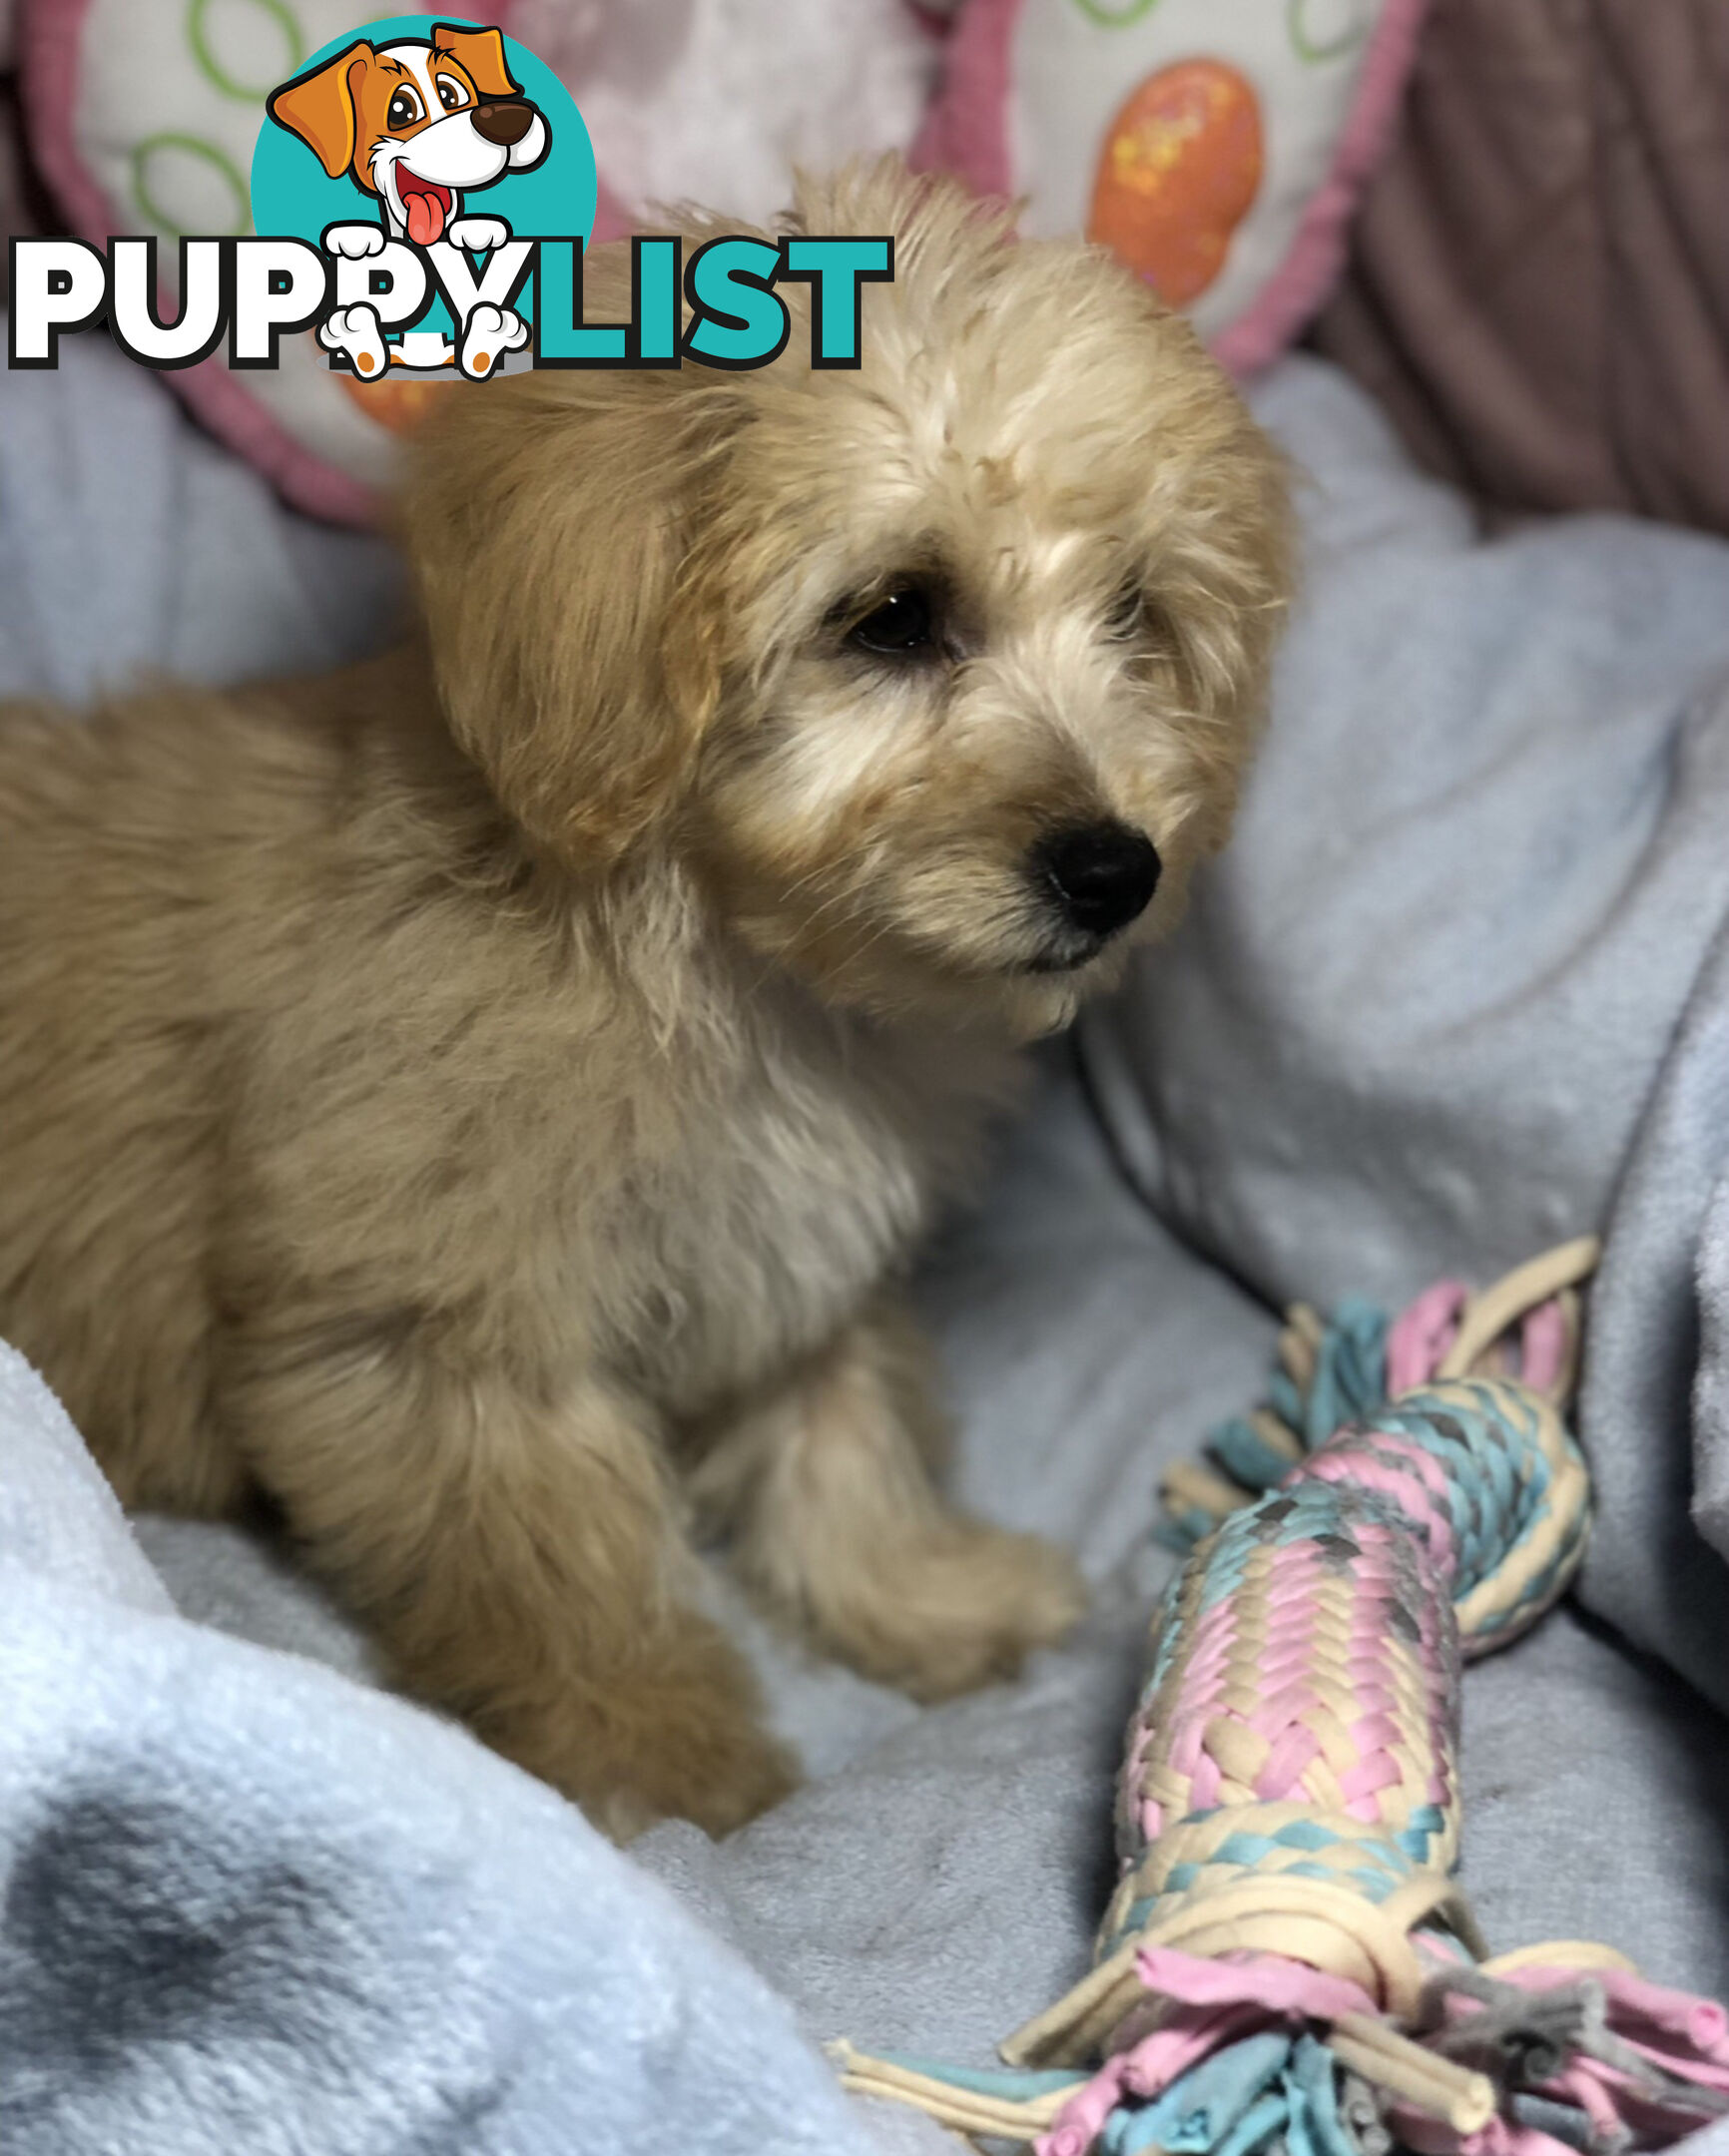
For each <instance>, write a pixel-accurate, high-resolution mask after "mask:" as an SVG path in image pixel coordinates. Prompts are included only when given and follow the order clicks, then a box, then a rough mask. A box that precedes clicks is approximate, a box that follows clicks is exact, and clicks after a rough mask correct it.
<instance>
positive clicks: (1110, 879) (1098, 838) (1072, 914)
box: [1032, 821, 1160, 942]
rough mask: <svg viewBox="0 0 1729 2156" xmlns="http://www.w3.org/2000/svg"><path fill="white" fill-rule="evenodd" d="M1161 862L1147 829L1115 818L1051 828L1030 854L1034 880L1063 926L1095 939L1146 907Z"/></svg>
mask: <svg viewBox="0 0 1729 2156" xmlns="http://www.w3.org/2000/svg"><path fill="white" fill-rule="evenodd" d="M1159 867H1160V862H1159V852H1158V848H1157V847H1156V846H1155V845H1154V844H1153V842H1152V840H1151V839H1150V838H1149V837H1147V835H1146V833H1145V832H1144V831H1138V830H1135V829H1133V828H1132V827H1131V826H1130V825H1129V824H1127V823H1118V822H1115V821H1107V822H1100V823H1082V824H1077V825H1072V826H1070V827H1069V828H1068V829H1066V830H1058V831H1053V832H1052V833H1051V834H1050V835H1049V836H1048V837H1047V838H1044V839H1042V840H1041V841H1040V842H1039V844H1038V846H1037V847H1036V848H1035V849H1034V852H1033V858H1032V869H1033V876H1034V880H1035V882H1037V883H1039V884H1041V885H1042V887H1043V891H1044V895H1045V897H1046V899H1047V901H1048V902H1049V903H1050V904H1051V905H1052V906H1053V907H1054V908H1055V910H1056V911H1057V912H1058V913H1059V914H1060V915H1061V917H1062V919H1063V921H1064V923H1065V925H1066V926H1068V927H1069V928H1073V929H1078V930H1079V932H1080V933H1081V934H1082V935H1084V936H1087V937H1090V938H1092V939H1094V940H1095V941H1096V942H1103V941H1104V939H1105V938H1106V937H1107V936H1113V935H1115V934H1116V933H1117V931H1118V929H1119V928H1126V927H1127V926H1128V924H1129V923H1130V921H1132V920H1135V919H1137V918H1138V917H1139V916H1140V915H1141V914H1142V913H1144V912H1145V911H1146V909H1147V907H1148V905H1149V904H1150V903H1151V901H1152V896H1153V892H1154V891H1155V890H1156V889H1157V888H1158V882H1159Z"/></svg>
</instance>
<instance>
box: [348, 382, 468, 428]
mask: <svg viewBox="0 0 1729 2156" xmlns="http://www.w3.org/2000/svg"><path fill="white" fill-rule="evenodd" d="M336 379H337V381H339V382H340V383H341V385H342V387H343V388H344V389H345V390H346V391H347V392H348V394H349V395H350V396H351V397H352V398H353V400H354V402H355V403H356V404H358V405H359V407H360V409H361V410H362V411H363V412H364V413H365V414H366V417H367V418H368V419H371V420H374V421H376V423H377V424H378V425H379V426H381V427H385V428H387V429H388V430H389V431H390V432H391V433H392V434H412V433H413V431H414V429H415V428H416V427H417V426H418V425H419V424H420V422H421V420H422V419H424V418H425V416H426V414H427V412H428V411H429V410H430V409H431V408H432V399H433V398H434V397H441V396H448V395H449V394H450V392H451V388H452V383H451V380H450V377H449V375H447V374H446V375H444V376H442V377H438V376H434V377H433V378H432V379H431V380H427V378H426V377H425V376H424V375H421V376H418V377H416V376H415V375H412V374H384V375H381V376H380V377H379V379H378V380H377V381H362V380H361V379H360V378H359V376H358V375H357V374H348V373H345V372H344V373H338V374H337V375H336Z"/></svg>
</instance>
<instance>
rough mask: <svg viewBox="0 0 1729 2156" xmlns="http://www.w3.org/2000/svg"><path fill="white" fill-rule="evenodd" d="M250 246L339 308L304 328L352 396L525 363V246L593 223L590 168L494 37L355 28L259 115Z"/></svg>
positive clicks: (443, 21) (484, 31)
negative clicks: (298, 254)
mask: <svg viewBox="0 0 1729 2156" xmlns="http://www.w3.org/2000/svg"><path fill="white" fill-rule="evenodd" d="M265 110H266V114H267V118H266V121H265V124H264V126H263V127H262V128H261V129H260V131H259V139H258V146H257V148H256V150H255V151H254V154H253V172H252V202H253V229H254V231H255V232H256V233H258V234H259V235H261V236H271V237H279V238H284V239H294V240H299V241H303V242H305V243H307V244H308V245H310V246H312V247H315V248H318V249H320V250H321V251H322V252H323V254H324V255H325V256H326V257H327V258H328V259H329V260H330V261H331V262H332V264H333V265H334V267H335V274H336V280H337V285H338V290H337V303H336V304H335V305H334V306H333V307H331V308H329V310H328V311H327V312H326V313H325V315H324V317H323V318H322V319H321V320H320V321H319V323H318V325H317V336H318V341H319V343H320V344H321V345H322V346H323V348H324V350H325V351H326V352H327V353H328V355H329V361H330V364H331V366H332V367H335V368H337V369H339V370H348V371H351V372H352V373H354V374H355V375H356V376H358V377H359V378H360V379H361V380H366V381H377V380H381V379H383V378H384V377H385V375H386V374H393V373H399V372H406V373H408V374H411V375H420V376H428V375H434V376H435V375H445V376H446V377H448V376H449V375H450V374H452V373H454V374H460V375H463V376H466V377H467V378H468V379H469V380H471V381H472V380H483V379H484V378H485V377H486V376H487V375H489V374H492V373H494V372H497V371H499V370H500V369H501V368H506V367H509V366H510V365H511V364H512V363H513V358H514V355H517V354H520V355H521V356H520V358H514V363H515V364H517V365H526V364H528V363H529V362H530V354H531V351H532V349H533V345H534V303H535V296H536V295H535V289H534V286H535V276H534V270H535V264H536V243H537V242H539V241H543V240H549V241H565V242H570V243H573V244H574V253H575V254H576V255H578V256H580V254H581V252H582V249H583V247H584V246H585V244H586V242H587V239H588V235H589V232H590V230H591V229H592V227H593V224H594V211H595V195H596V183H595V165H594V150H593V147H592V145H591V144H590V142H589V137H588V130H587V128H586V127H585V126H584V125H583V121H582V115H581V114H580V113H579V112H578V111H577V109H576V106H575V103H574V102H573V101H572V99H571V96H570V93H569V92H568V91H567V90H566V89H565V87H564V85H563V84H562V83H561V82H560V81H559V79H558V77H557V76H556V75H555V74H554V73H553V72H552V70H551V69H550V68H549V67H548V66H547V65H546V64H545V62H544V61H542V60H539V59H537V58H536V57H535V55H534V54H533V53H531V52H529V51H528V49H527V48H526V47H525V46H523V45H520V44H518V43H517V42H516V40H515V39H514V38H511V37H508V36H506V35H505V33H504V32H503V31H502V30H500V29H498V28H497V27H496V26H495V25H491V24H482V23H470V22H464V21H460V20H452V19H450V18H448V17H444V16H433V15H396V16H388V17H385V18H383V19H381V20H379V21H375V22H368V23H366V24H364V25H363V26H362V27H361V28H360V29H357V30H355V31H352V32H350V33H349V34H348V35H347V36H345V37H339V38H334V39H332V40H331V41H330V42H329V43H328V44H327V45H325V46H323V47H321V48H320V50H318V51H317V52H315V53H313V54H312V55H311V57H310V59H309V60H308V61H307V63H306V65H305V66H304V67H302V68H301V69H300V71H299V72H298V73H297V74H296V75H295V76H294V77H293V78H292V79H291V80H290V81H288V82H286V83H282V84H280V85H279V86H278V87H277V88H276V89H275V90H274V91H272V93H271V95H270V97H269V98H268V99H267V100H266V106H265Z"/></svg>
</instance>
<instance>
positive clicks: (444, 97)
mask: <svg viewBox="0 0 1729 2156" xmlns="http://www.w3.org/2000/svg"><path fill="white" fill-rule="evenodd" d="M435 80H436V82H437V84H438V102H439V104H440V105H442V106H443V108H444V110H445V111H446V112H460V111H461V110H462V108H463V106H464V105H466V104H467V102H468V93H467V91H466V90H464V89H463V87H462V85H461V84H460V83H459V82H458V81H457V80H456V78H455V76H454V75H439V76H437V77H436V78H435Z"/></svg>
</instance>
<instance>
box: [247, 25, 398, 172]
mask: <svg viewBox="0 0 1729 2156" xmlns="http://www.w3.org/2000/svg"><path fill="white" fill-rule="evenodd" d="M372 58H373V48H372V47H371V46H370V45H368V44H367V43H366V42H365V40H364V39H362V40H361V41H360V42H359V43H358V44H356V45H350V46H349V47H348V49H347V51H346V52H345V53H338V54H337V56H336V57H335V59H334V60H326V61H325V62H324V64H323V66H322V67H320V68H314V69H313V70H312V72H311V73H310V74H309V75H297V76H295V78H294V80H293V81H292V82H288V83H284V85H283V86H282V88H281V89H280V90H273V91H272V92H271V94H270V97H269V98H268V99H267V100H266V102H265V110H266V112H268V113H269V114H270V116H271V118H272V119H273V120H274V121H275V122H276V123H277V125H278V126H279V127H286V128H287V129H288V132H289V134H291V135H297V136H298V137H299V138H300V140H301V142H303V143H305V144H306V145H308V147H309V148H310V149H311V150H312V151H313V153H314V154H315V155H316V157H317V160H318V163H319V164H320V165H322V167H323V168H324V171H325V172H326V173H327V174H328V175H329V177H330V178H331V179H332V180H335V179H337V178H339V177H340V176H341V174H343V173H345V172H346V171H347V169H348V167H349V166H350V165H351V164H352V163H353V162H354V143H355V139H356V135H357V132H358V130H357V124H356V122H355V119H354V85H355V79H356V77H357V76H358V75H359V74H360V73H362V72H363V70H364V69H365V68H366V67H367V66H369V65H370V63H371V61H372Z"/></svg>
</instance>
